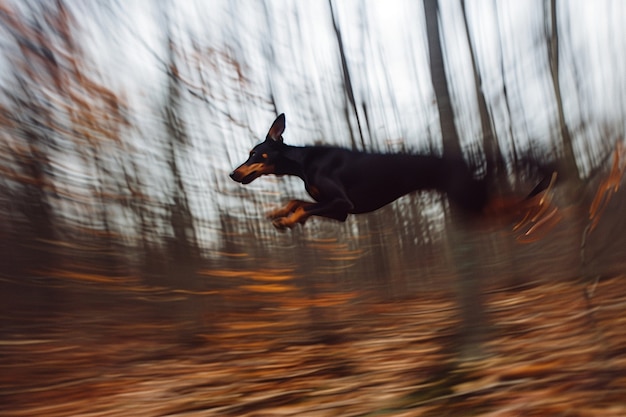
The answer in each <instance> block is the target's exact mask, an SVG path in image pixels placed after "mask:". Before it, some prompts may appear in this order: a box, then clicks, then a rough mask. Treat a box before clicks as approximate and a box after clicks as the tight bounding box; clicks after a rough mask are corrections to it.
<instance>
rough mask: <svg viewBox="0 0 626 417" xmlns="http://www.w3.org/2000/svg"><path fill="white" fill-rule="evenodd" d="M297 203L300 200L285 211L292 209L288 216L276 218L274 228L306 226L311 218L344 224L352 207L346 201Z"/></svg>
mask: <svg viewBox="0 0 626 417" xmlns="http://www.w3.org/2000/svg"><path fill="white" fill-rule="evenodd" d="M297 202H298V200H294V201H292V202H290V204H288V205H287V207H285V209H287V208H292V210H290V211H289V213H288V214H287V215H286V216H282V217H278V218H275V219H274V221H273V222H272V223H273V224H274V227H276V228H278V229H286V228H288V227H289V228H291V227H294V226H295V225H296V224H298V223H300V224H304V223H305V222H306V221H307V219H308V218H309V217H311V216H320V217H327V218H329V219H334V220H338V221H341V222H342V221H345V220H346V218H347V217H348V211H349V210H350V208H351V207H352V204H351V203H350V202H349V201H347V200H344V199H335V200H332V201H331V202H321V203H309V202H306V201H300V203H301V204H297ZM292 203H293V205H292ZM290 206H292V207H290Z"/></svg>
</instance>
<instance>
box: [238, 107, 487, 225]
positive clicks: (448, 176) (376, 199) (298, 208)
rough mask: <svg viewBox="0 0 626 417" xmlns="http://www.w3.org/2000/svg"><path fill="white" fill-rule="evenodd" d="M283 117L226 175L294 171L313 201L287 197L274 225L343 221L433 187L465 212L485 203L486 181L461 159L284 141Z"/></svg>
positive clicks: (243, 177)
mask: <svg viewBox="0 0 626 417" xmlns="http://www.w3.org/2000/svg"><path fill="white" fill-rule="evenodd" d="M284 131H285V115H284V114H281V115H279V116H278V117H277V118H276V120H275V121H274V123H272V126H271V127H270V129H269V131H268V132H267V136H266V138H265V140H264V141H263V142H261V143H259V144H258V145H256V146H255V147H254V148H253V149H252V150H251V151H250V155H249V157H248V160H247V161H246V162H244V163H243V164H241V165H240V166H238V167H237V168H236V169H235V170H234V171H233V172H232V173H231V174H230V177H231V178H232V179H233V180H234V181H237V182H239V183H241V184H249V183H251V182H252V181H254V180H255V179H257V178H259V177H260V176H262V175H269V174H274V175H279V176H281V175H295V176H297V177H299V178H300V179H302V181H304V187H305V189H306V191H307V192H308V194H309V195H310V196H311V197H312V198H313V200H314V201H303V200H291V201H289V203H287V205H286V206H285V207H283V208H281V209H278V210H275V211H273V212H271V213H270V214H269V218H270V219H272V223H273V224H274V226H275V227H276V228H278V229H285V228H292V227H294V226H295V225H296V224H304V223H305V222H306V221H307V219H308V218H309V217H311V216H321V217H326V218H329V219H333V220H338V221H340V222H343V221H345V220H346V218H347V217H348V215H349V214H360V213H368V212H372V211H374V210H377V209H379V208H381V207H383V206H385V205H387V204H389V203H391V202H392V201H394V200H396V199H398V198H400V197H402V196H403V195H406V194H408V193H411V192H414V191H420V190H436V191H438V192H441V193H444V194H446V195H447V196H448V199H449V200H450V203H451V205H453V206H456V207H458V208H460V209H461V210H462V211H463V212H464V213H468V214H478V213H480V212H481V211H483V209H484V208H485V206H486V204H487V201H488V186H487V181H486V180H485V179H477V178H474V175H473V173H472V170H471V169H470V168H469V167H468V166H467V164H466V163H465V161H463V160H462V159H453V158H445V157H439V156H434V155H410V154H383V153H368V152H359V151H352V150H348V149H344V148H339V147H332V146H303V147H299V146H290V145H287V144H285V143H284V141H283V136H282V135H283V133H284Z"/></svg>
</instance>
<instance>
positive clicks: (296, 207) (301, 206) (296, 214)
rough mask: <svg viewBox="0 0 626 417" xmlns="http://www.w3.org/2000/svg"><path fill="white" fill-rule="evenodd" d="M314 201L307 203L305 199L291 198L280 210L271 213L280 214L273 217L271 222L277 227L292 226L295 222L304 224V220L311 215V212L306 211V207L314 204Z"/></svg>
mask: <svg viewBox="0 0 626 417" xmlns="http://www.w3.org/2000/svg"><path fill="white" fill-rule="evenodd" d="M314 204H315V203H309V202H306V201H299V200H292V201H290V202H289V204H287V206H285V207H284V208H283V209H281V210H276V212H274V213H271V214H275V213H278V214H280V215H279V216H275V217H273V220H272V224H273V225H274V227H276V228H277V229H287V228H292V227H294V226H295V225H296V224H298V223H301V224H304V223H305V222H306V220H307V219H308V218H309V217H311V214H309V212H308V211H307V207H310V206H312V205H314Z"/></svg>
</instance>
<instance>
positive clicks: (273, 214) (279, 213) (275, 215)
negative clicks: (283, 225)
mask: <svg viewBox="0 0 626 417" xmlns="http://www.w3.org/2000/svg"><path fill="white" fill-rule="evenodd" d="M288 214H289V213H285V210H283V209H277V210H272V211H270V212H269V213H267V214H266V215H265V217H267V218H268V219H270V220H274V219H279V218H281V217H285V216H286V215H288Z"/></svg>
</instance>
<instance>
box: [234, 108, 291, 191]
mask: <svg viewBox="0 0 626 417" xmlns="http://www.w3.org/2000/svg"><path fill="white" fill-rule="evenodd" d="M284 131H285V115H284V114H281V115H280V116H278V117H277V118H276V120H274V123H272V127H270V130H269V131H268V132H267V136H266V137H265V141H263V142H261V143H259V144H258V145H256V146H255V147H254V148H252V150H251V151H250V156H249V157H248V160H247V161H246V162H244V163H243V164H241V165H239V166H238V167H237V168H235V170H234V171H233V172H231V173H230V177H231V178H232V179H233V180H235V181H237V182H240V183H242V184H250V183H251V182H252V181H254V180H255V179H257V178H259V177H260V176H261V175H266V174H274V173H275V172H276V162H277V160H278V159H279V158H280V149H281V147H282V145H283V136H282V134H283V132H284Z"/></svg>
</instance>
